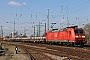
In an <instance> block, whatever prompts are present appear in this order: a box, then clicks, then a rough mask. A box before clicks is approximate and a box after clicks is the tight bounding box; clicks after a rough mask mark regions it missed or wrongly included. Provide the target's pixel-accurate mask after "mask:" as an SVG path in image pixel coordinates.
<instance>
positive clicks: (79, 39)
mask: <svg viewBox="0 0 90 60" xmlns="http://www.w3.org/2000/svg"><path fill="white" fill-rule="evenodd" d="M74 33H75V43H76V44H80V45H84V44H85V43H86V41H85V32H84V30H83V29H82V28H77V29H75V30H74Z"/></svg>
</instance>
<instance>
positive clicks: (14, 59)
mask: <svg viewBox="0 0 90 60" xmlns="http://www.w3.org/2000/svg"><path fill="white" fill-rule="evenodd" d="M2 47H3V48H8V51H7V53H6V54H5V55H3V56H0V60H30V59H29V57H28V56H27V55H26V53H25V52H24V51H23V50H22V49H20V48H18V50H19V52H18V54H16V51H15V46H12V45H8V44H2Z"/></svg>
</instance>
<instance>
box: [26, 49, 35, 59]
mask: <svg viewBox="0 0 90 60" xmlns="http://www.w3.org/2000/svg"><path fill="white" fill-rule="evenodd" d="M25 51H26V53H27V54H28V55H29V57H30V60H36V59H35V58H34V57H33V56H32V55H31V54H30V52H29V51H28V50H25Z"/></svg>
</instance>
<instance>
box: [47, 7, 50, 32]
mask: <svg viewBox="0 0 90 60" xmlns="http://www.w3.org/2000/svg"><path fill="white" fill-rule="evenodd" d="M47 10H48V16H47V18H48V24H47V28H48V31H49V10H50V9H49V8H48V9H47Z"/></svg>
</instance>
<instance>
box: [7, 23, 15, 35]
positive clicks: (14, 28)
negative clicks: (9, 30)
mask: <svg viewBox="0 0 90 60" xmlns="http://www.w3.org/2000/svg"><path fill="white" fill-rule="evenodd" d="M7 23H12V22H7ZM12 24H14V29H13V33H14V37H15V24H16V23H15V21H14V22H13V23H12Z"/></svg>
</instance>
